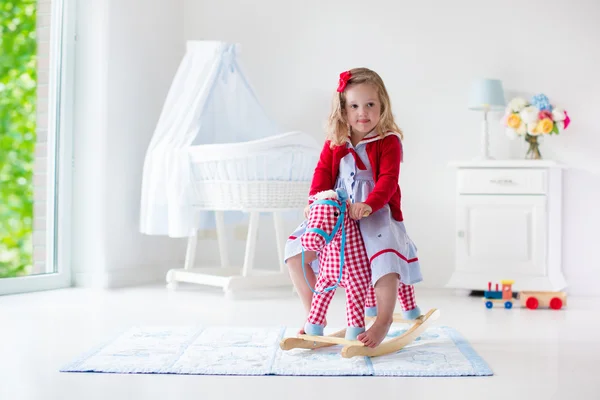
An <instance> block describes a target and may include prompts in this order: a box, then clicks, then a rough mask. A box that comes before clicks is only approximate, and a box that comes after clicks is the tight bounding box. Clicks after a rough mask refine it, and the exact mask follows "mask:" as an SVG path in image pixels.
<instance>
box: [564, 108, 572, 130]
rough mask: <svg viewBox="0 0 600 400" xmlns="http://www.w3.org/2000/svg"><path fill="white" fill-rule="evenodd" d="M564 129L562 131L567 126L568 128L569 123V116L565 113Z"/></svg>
mask: <svg viewBox="0 0 600 400" xmlns="http://www.w3.org/2000/svg"><path fill="white" fill-rule="evenodd" d="M564 122H565V127H564V128H563V129H567V126H569V124H570V123H571V118H569V115H568V114H567V112H566V111H565V121H564Z"/></svg>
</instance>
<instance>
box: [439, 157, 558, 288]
mask: <svg viewBox="0 0 600 400" xmlns="http://www.w3.org/2000/svg"><path fill="white" fill-rule="evenodd" d="M451 166H452V167H454V168H456V174H457V180H456V183H457V184H456V195H457V197H456V231H455V235H456V236H455V238H456V239H455V240H456V256H455V265H454V272H453V274H452V277H451V278H450V281H449V282H448V284H447V287H451V288H461V289H471V290H487V282H489V281H491V282H500V280H502V279H512V280H515V284H514V288H515V290H517V291H519V290H562V289H564V288H565V287H566V281H565V279H564V276H563V273H562V262H561V246H562V229H561V219H562V168H563V167H562V166H561V165H559V164H557V163H555V162H553V161H545V160H522V161H521V160H489V161H476V162H454V163H451Z"/></svg>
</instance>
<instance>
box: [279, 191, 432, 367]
mask: <svg viewBox="0 0 600 400" xmlns="http://www.w3.org/2000/svg"><path fill="white" fill-rule="evenodd" d="M347 199H348V198H347V194H346V192H345V191H344V190H343V189H338V190H337V191H333V190H329V191H325V192H321V193H318V194H317V195H315V197H314V199H313V200H314V201H313V202H312V204H311V207H310V215H309V218H308V226H307V229H306V232H305V233H304V234H303V235H302V237H301V242H302V248H303V253H302V255H303V259H302V265H303V268H304V265H305V264H304V249H307V250H311V251H318V252H320V256H319V265H320V268H319V274H318V277H317V282H316V284H315V288H314V289H313V288H311V290H312V291H313V293H314V295H313V299H312V304H311V310H310V313H309V316H308V319H307V321H306V324H305V326H304V331H305V334H301V335H298V337H296V338H285V339H283V340H282V341H281V343H280V347H281V349H282V350H291V349H295V348H302V349H317V348H321V347H329V346H333V345H336V344H341V345H343V346H344V347H343V348H342V352H341V354H342V357H345V358H351V357H354V356H370V357H376V356H380V355H384V354H389V353H393V352H397V351H399V350H401V349H402V348H403V347H404V346H406V345H407V344H409V343H411V342H412V341H414V340H415V339H416V338H417V337H418V336H419V335H420V334H421V333H422V332H423V331H424V330H425V329H426V328H427V326H428V325H429V322H430V321H433V320H435V319H437V318H438V316H439V311H438V310H436V309H432V310H430V311H429V312H427V314H425V315H420V316H418V317H417V318H415V319H412V320H406V319H404V318H402V316H401V314H394V322H405V323H413V324H414V325H413V326H412V327H411V328H410V329H408V330H407V331H406V332H405V333H404V334H402V335H401V336H399V337H396V338H394V339H391V340H388V341H385V342H383V343H381V344H380V345H379V346H377V347H375V348H369V347H366V346H365V345H364V344H363V343H362V342H361V341H359V340H357V336H358V335H359V334H360V333H362V332H364V331H365V308H366V309H367V310H370V311H371V312H372V310H374V309H376V300H375V293H374V289H373V286H372V285H371V268H370V265H369V259H368V256H367V253H366V250H365V247H364V243H363V241H362V236H361V233H360V230H359V227H358V224H357V223H356V221H354V220H352V219H351V218H350V217H349V215H348V212H347ZM304 277H305V279H306V271H304ZM306 282H307V284H309V283H308V279H306ZM400 285H402V286H401V288H400V290H399V298H400V299H401V302H402V301H404V291H405V289H406V288H407V286H406V285H403V284H402V283H401V284H400ZM309 287H310V284H309ZM337 287H343V288H345V289H346V320H347V328H346V329H343V330H340V331H338V332H335V333H333V334H331V335H328V336H324V335H323V329H324V320H325V315H326V313H327V309H328V308H329V303H330V302H331V300H332V298H333V295H334V293H335V289H336V288H337ZM411 289H412V288H411ZM366 318H367V319H370V320H373V319H374V318H376V316H374V315H373V314H371V313H368V314H367V315H366Z"/></svg>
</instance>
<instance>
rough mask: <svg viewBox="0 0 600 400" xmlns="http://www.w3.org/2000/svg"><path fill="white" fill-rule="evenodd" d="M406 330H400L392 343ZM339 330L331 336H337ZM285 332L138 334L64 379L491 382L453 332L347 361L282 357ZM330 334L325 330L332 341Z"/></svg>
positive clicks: (313, 353) (334, 353) (330, 355)
mask: <svg viewBox="0 0 600 400" xmlns="http://www.w3.org/2000/svg"><path fill="white" fill-rule="evenodd" d="M406 328H407V326H402V325H393V327H392V329H391V330H390V333H389V334H388V338H392V337H396V336H398V335H400V334H402V333H403V332H404V331H405V330H406ZM333 331H334V330H331V332H333ZM295 333H296V330H293V329H287V330H286V328H284V327H273V328H257V327H226V326H222V327H218V326H217V327H211V326H208V327H138V328H132V329H130V330H128V331H126V332H124V333H122V334H121V335H119V336H118V337H116V338H114V339H112V340H110V341H109V342H108V343H106V344H103V345H101V346H98V347H97V348H96V349H94V350H93V351H90V352H89V353H87V354H84V355H82V356H81V357H80V358H79V359H77V360H75V361H74V362H72V363H70V364H69V365H67V366H65V367H64V368H62V369H61V372H105V373H123V374H127V373H131V374H194V375H305V376H334V375H344V376H351V375H368V376H489V375H493V373H492V371H491V370H490V368H489V367H488V365H487V364H486V363H485V361H484V360H483V359H482V358H481V357H480V356H479V355H478V354H477V353H476V352H475V350H474V349H473V348H472V347H471V345H470V344H469V343H468V342H467V341H466V340H465V339H464V338H463V337H462V336H461V335H460V334H459V333H458V332H457V331H456V330H454V329H452V328H450V327H446V326H442V327H432V328H429V329H427V330H426V331H425V332H424V333H423V334H422V335H421V336H420V337H419V338H417V340H416V341H414V342H413V343H412V344H410V345H409V346H407V347H405V348H404V349H402V350H401V351H399V352H397V353H394V354H389V355H386V356H381V357H374V358H370V357H354V358H351V359H345V358H342V356H341V355H340V350H341V346H332V347H328V348H323V349H318V350H303V349H295V350H291V351H283V350H281V349H280V348H279V342H280V341H281V339H282V338H284V337H292V336H295ZM327 333H329V331H326V334H327Z"/></svg>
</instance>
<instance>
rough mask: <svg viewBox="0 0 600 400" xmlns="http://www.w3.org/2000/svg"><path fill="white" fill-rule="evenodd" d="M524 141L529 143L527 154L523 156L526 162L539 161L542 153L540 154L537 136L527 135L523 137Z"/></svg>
mask: <svg viewBox="0 0 600 400" xmlns="http://www.w3.org/2000/svg"><path fill="white" fill-rule="evenodd" d="M525 141H526V142H527V143H529V149H528V150H527V154H525V158H526V159H528V160H541V159H542V153H540V143H539V141H538V136H533V135H530V134H527V135H525Z"/></svg>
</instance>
